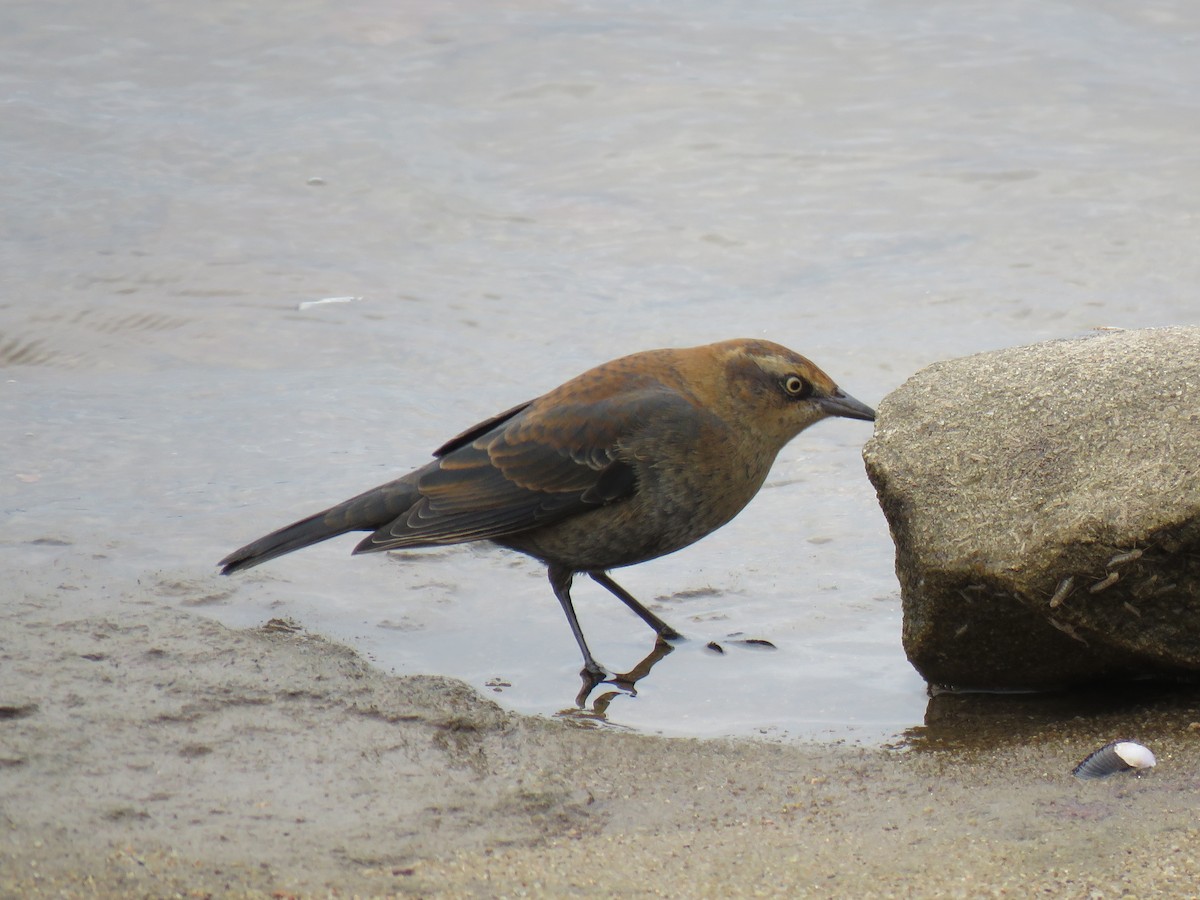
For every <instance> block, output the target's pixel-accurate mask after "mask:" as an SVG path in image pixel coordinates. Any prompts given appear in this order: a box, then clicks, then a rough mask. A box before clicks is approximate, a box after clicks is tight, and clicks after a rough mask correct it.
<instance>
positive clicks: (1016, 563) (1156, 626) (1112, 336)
mask: <svg viewBox="0 0 1200 900" xmlns="http://www.w3.org/2000/svg"><path fill="white" fill-rule="evenodd" d="M863 456H864V459H865V460H866V463H867V472H868V474H869V475H870V478H871V480H872V482H873V483H874V484H875V487H876V490H877V491H878V493H879V500H880V504H881V506H882V507H883V511H884V514H885V515H886V516H887V520H888V524H889V526H890V527H891V531H892V537H893V539H894V540H895V543H896V571H897V574H898V576H899V579H900V584H901V590H902V596H903V604H904V646H905V650H906V651H907V653H908V656H909V659H910V660H911V661H912V663H913V665H914V666H916V668H917V670H918V671H920V672H921V674H922V675H923V676H924V677H925V678H926V679H927V680H928V681H930V682H932V683H934V684H940V685H951V686H955V687H962V688H983V689H1024V688H1049V687H1057V686H1062V685H1067V684H1073V683H1080V682H1084V681H1089V680H1093V679H1102V678H1125V677H1131V676H1141V675H1146V676H1165V677H1177V676H1184V677H1198V676H1200V328H1183V327H1179V328H1156V329H1145V330H1137V331H1115V332H1113V331H1110V332H1101V333H1098V334H1095V335H1093V336H1089V337H1083V338H1079V339H1075V340H1063V341H1051V342H1048V343H1043V344H1037V345H1033V346H1027V347H1018V348H1014V349H1010V350H1002V351H997V352H992V353H984V354H980V355H977V356H972V357H968V358H964V359H956V360H950V361H948V362H942V363H938V364H936V365H933V366H930V367H928V368H926V369H924V370H922V371H921V372H918V373H917V374H916V375H914V376H913V377H912V378H911V379H909V380H908V382H906V383H905V384H904V385H902V386H901V387H900V388H899V389H897V390H896V391H894V392H893V393H892V394H890V395H889V396H888V397H886V398H885V399H884V400H883V402H882V403H881V404H880V406H879V417H878V422H877V426H876V431H875V435H874V437H873V438H872V439H871V440H870V442H869V443H868V444H867V446H866V447H865V449H864V451H863Z"/></svg>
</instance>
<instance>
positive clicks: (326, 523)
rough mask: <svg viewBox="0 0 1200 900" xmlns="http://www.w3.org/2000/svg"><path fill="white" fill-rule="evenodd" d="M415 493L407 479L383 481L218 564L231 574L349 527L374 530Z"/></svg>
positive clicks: (405, 506) (403, 508) (398, 512)
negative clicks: (376, 486) (383, 483)
mask: <svg viewBox="0 0 1200 900" xmlns="http://www.w3.org/2000/svg"><path fill="white" fill-rule="evenodd" d="M416 497H417V494H416V491H415V489H414V488H413V487H412V486H411V485H409V484H408V483H407V482H406V480H404V479H401V480H399V481H394V482H391V483H389V484H385V485H382V486H380V487H378V488H374V489H373V490H370V491H367V492H366V493H364V494H360V495H359V496H357V497H352V498H351V499H349V500H347V501H346V502H344V503H339V504H338V505H337V506H334V507H331V508H329V509H327V510H324V511H323V512H319V513H316V514H314V515H311V516H309V517H308V518H306V519H301V520H300V521H299V522H293V523H292V524H291V525H286V526H284V527H283V528H280V529H278V530H276V531H272V532H271V533H270V534H268V535H266V536H265V537H260V538H259V539H258V540H256V541H252V542H251V543H249V544H247V545H246V546H245V547H241V548H240V549H237V550H234V551H233V552H232V553H230V554H229V555H228V556H226V557H225V558H224V559H223V560H221V561H220V562H219V563H217V565H219V566H220V567H221V574H222V575H229V574H231V573H233V572H240V571H241V570H242V569H250V568H253V567H254V566H257V565H259V564H260V563H265V562H266V561H267V560H270V559H275V558H276V557H277V556H283V555H284V554H285V553H291V552H292V551H293V550H299V549H301V548H302V547H308V546H310V545H312V544H319V543H320V542H321V541H325V540H328V539H329V538H331V537H337V536H338V535H339V534H345V533H346V532H348V531H375V530H377V529H379V528H381V527H383V526H384V525H386V524H387V523H388V522H390V521H392V520H393V519H395V518H396V517H397V516H399V515H401V514H402V513H403V512H405V511H406V510H407V509H408V507H410V506H411V505H412V503H413V501H414V500H415V499H416Z"/></svg>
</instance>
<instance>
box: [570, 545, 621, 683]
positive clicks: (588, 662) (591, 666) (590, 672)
mask: <svg viewBox="0 0 1200 900" xmlns="http://www.w3.org/2000/svg"><path fill="white" fill-rule="evenodd" d="M549 575H550V587H551V588H553V589H554V596H555V597H557V598H558V602H559V603H561V604H562V608H563V612H564V613H566V614H567V623H568V624H569V625H570V626H571V633H572V634H573V635H575V643H577V644H578V645H579V649H580V651H581V652H582V653H583V673H582V674H583V676H584V680H585V682H586V681H587V680H588V679H589V678H590V679H592V687H595V685H596V684H598V683H599V682H601V681H603V680H604V679H605V678H607V677H608V672H606V671H605V670H604V666H602V665H600V663H598V662H596V660H595V659H594V658H593V657H592V651H591V650H589V649H588V645H587V641H585V640H584V639H583V629H582V628H580V627H579V619H577V618H575V605H574V604H573V603H572V602H571V581H572V580H573V579H574V577H575V573H574V572H572V571H571V570H570V569H565V568H562V567H561V566H550V567H549ZM630 599H633V598H630ZM635 602H636V601H635Z"/></svg>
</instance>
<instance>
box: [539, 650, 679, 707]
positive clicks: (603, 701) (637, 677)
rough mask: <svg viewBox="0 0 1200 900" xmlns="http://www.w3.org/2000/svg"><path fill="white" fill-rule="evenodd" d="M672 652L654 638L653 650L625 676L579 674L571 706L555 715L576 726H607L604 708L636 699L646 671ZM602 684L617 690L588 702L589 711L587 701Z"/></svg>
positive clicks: (586, 671) (672, 651)
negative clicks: (620, 699)
mask: <svg viewBox="0 0 1200 900" xmlns="http://www.w3.org/2000/svg"><path fill="white" fill-rule="evenodd" d="M674 652H675V647H674V645H673V644H671V643H669V642H668V641H666V640H665V639H663V638H662V637H657V638H655V641H654V648H653V649H652V650H651V651H650V652H649V653H648V654H646V656H645V658H644V659H642V660H641V662H639V663H638V664H637V665H636V666H634V667H633V668H632V669H630V670H629V671H628V672H620V673H618V674H616V675H605V674H604V673H599V672H590V671H588V670H587V669H584V670H583V671H582V672H580V673H579V678H580V680H581V681H582V682H583V686H582V687H581V688H580V689H579V693H578V694H577V695H576V696H575V706H574V707H569V708H567V709H564V710H562V711H560V712H559V713H558V715H559V716H561V717H563V718H566V719H571V720H573V721H575V722H578V723H580V724H583V723H591V722H597V723H598V722H607V721H608V716H607V713H608V706H609V704H610V703H612V702H613V700H615V699H616V698H617V697H619V696H621V695H623V694H624V695H628V696H630V697H636V696H637V683H638V682H639V681H641V680H642V679H643V678H645V677H646V676H647V675H649V674H650V670H651V669H653V668H654V667H655V666H656V665H658V663H659V661H661V660H663V659H665V658H666V657H667V656H669V655H670V654H672V653H674ZM602 684H611V685H612V686H613V687H615V688H616V689H617V690H615V691H605V692H604V693H602V694H600V695H599V696H597V697H596V698H595V699H594V700H592V705H591V707H590V708H589V707H588V705H587V702H588V699H589V698H590V697H591V695H592V691H594V690H595V689H596V688H597V687H599V686H600V685H602Z"/></svg>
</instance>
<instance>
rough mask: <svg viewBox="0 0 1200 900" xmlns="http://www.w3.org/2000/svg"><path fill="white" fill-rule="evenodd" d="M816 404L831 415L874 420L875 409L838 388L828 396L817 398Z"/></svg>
mask: <svg viewBox="0 0 1200 900" xmlns="http://www.w3.org/2000/svg"><path fill="white" fill-rule="evenodd" d="M817 405H818V406H820V407H821V409H823V410H825V412H826V413H828V414H829V415H831V416H841V417H842V418H844V419H866V420H867V421H868V422H874V421H875V410H873V409H871V407H869V406H867V404H865V403H862V402H861V401H858V400H855V399H854V398H853V397H851V396H850V395H849V394H847V393H846V392H845V391H843V390H841V389H840V388H839V389H838V390H836V391H834V392H833V394H831V395H830V396H828V397H820V398H818V399H817Z"/></svg>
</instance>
